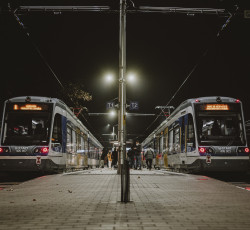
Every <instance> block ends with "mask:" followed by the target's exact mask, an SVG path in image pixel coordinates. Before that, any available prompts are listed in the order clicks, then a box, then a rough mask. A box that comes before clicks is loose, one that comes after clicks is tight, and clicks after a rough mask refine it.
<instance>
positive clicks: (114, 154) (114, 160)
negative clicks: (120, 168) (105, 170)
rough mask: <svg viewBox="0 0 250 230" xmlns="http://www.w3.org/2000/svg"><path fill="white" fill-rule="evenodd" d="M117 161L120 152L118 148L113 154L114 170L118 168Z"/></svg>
mask: <svg viewBox="0 0 250 230" xmlns="http://www.w3.org/2000/svg"><path fill="white" fill-rule="evenodd" d="M117 160H118V152H117V150H116V147H115V148H114V150H113V152H112V166H114V168H116V167H117Z"/></svg>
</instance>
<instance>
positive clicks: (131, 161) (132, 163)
mask: <svg viewBox="0 0 250 230" xmlns="http://www.w3.org/2000/svg"><path fill="white" fill-rule="evenodd" d="M127 156H128V158H129V167H130V168H131V169H132V168H134V167H135V159H134V158H135V153H134V150H133V149H132V148H130V149H129V150H128V153H127Z"/></svg>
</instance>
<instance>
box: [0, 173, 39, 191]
mask: <svg viewBox="0 0 250 230" xmlns="http://www.w3.org/2000/svg"><path fill="white" fill-rule="evenodd" d="M39 176H41V174H38V173H18V174H17V173H0V190H3V189H9V190H12V186H14V185H18V184H20V183H22V182H25V181H28V180H32V179H34V178H36V177H39Z"/></svg>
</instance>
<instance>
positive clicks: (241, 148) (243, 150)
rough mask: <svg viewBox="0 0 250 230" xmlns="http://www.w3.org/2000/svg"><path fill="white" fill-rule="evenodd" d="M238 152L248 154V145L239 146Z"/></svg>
mask: <svg viewBox="0 0 250 230" xmlns="http://www.w3.org/2000/svg"><path fill="white" fill-rule="evenodd" d="M238 153H247V154H249V148H248V147H239V148H238Z"/></svg>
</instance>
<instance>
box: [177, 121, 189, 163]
mask: <svg viewBox="0 0 250 230" xmlns="http://www.w3.org/2000/svg"><path fill="white" fill-rule="evenodd" d="M186 120H187V119H186V116H182V117H180V118H179V126H180V130H179V132H180V140H179V143H180V164H186V161H187V151H186V133H187V124H186Z"/></svg>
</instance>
